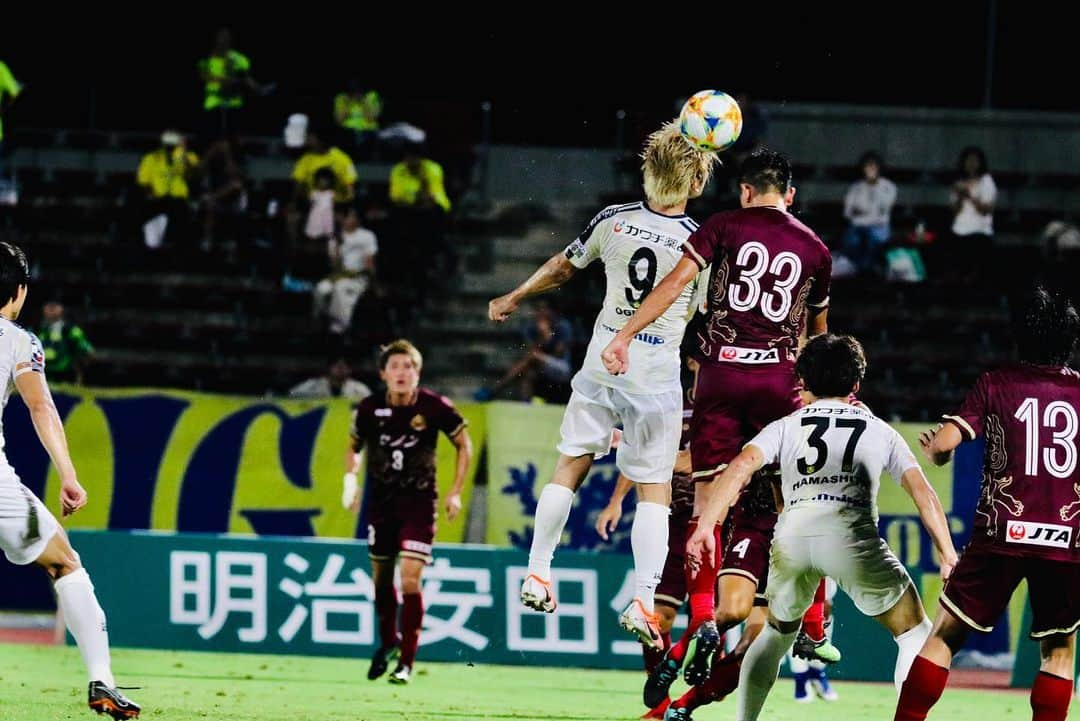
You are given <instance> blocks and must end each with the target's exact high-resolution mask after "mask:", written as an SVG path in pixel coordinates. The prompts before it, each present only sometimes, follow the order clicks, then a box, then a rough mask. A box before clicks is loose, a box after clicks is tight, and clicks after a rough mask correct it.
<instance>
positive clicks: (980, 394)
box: [941, 373, 990, 441]
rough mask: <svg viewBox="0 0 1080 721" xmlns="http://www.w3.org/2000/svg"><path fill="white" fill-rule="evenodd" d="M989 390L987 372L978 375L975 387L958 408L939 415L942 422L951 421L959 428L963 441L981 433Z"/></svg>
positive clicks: (970, 439)
mask: <svg viewBox="0 0 1080 721" xmlns="http://www.w3.org/2000/svg"><path fill="white" fill-rule="evenodd" d="M989 390H990V377H989V375H988V374H985V373H984V374H983V375H981V376H979V380H977V381H975V387H974V388H972V389H971V391H970V392H969V393H968V394H967V397H966V398H964V403H963V404H962V405H961V406H960V410H958V411H956V412H955V413H953V414H951V415H945V416H942V417H941V421H942V423H952V424H953V425H955V426H956V427H957V428H959V429H960V435H962V436H963V437H964V440H965V441H973V440H975V439H976V438H978V437H979V436H981V435H982V434H983V419H985V418H986V412H987V410H988V401H989V396H990V393H989Z"/></svg>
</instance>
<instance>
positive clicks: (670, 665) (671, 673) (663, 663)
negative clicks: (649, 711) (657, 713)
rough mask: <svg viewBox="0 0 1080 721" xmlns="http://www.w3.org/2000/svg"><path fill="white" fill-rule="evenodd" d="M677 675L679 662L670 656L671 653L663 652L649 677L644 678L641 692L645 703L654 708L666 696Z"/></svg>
mask: <svg viewBox="0 0 1080 721" xmlns="http://www.w3.org/2000/svg"><path fill="white" fill-rule="evenodd" d="M678 677H679V662H678V661H676V660H675V659H673V658H671V653H670V652H668V653H665V654H664V658H662V659H661V660H660V663H658V664H657V665H656V668H654V669H653V672H652V673H650V674H649V678H648V679H646V680H645V692H644V694H642V696H643V700H644V701H645V705H646V706H648V707H649V708H656V707H657V706H659V705H660V704H662V703H663V702H664V701H665V700H666V699H667V698H668V691H669V690H670V689H671V684H673V683H675V679H677V678H678Z"/></svg>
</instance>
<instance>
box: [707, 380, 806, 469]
mask: <svg viewBox="0 0 1080 721" xmlns="http://www.w3.org/2000/svg"><path fill="white" fill-rule="evenodd" d="M801 407H802V401H801V400H800V398H799V383H798V380H797V379H796V377H795V365H794V363H792V362H790V361H784V362H781V363H777V364H776V365H769V366H741V365H735V364H722V365H707V364H705V363H702V364H701V368H700V369H699V370H698V373H697V378H696V379H695V382H694V415H693V417H692V418H691V420H690V455H691V458H692V460H693V464H694V478H695V479H696V480H705V481H707V480H710V479H711V478H712V476H714V475H716V473H717V472H718V471H720V470H723V468H724V467H725V466H726V465H727V464H728V463H730V462H731V461H732V459H733V458H735V456H737V455H738V454H739V451H741V450H742V447H743V445H745V444H746V442H747V441H749V440H750V439H751V438H753V437H754V436H755V435H757V433H758V431H760V430H761V429H762V428H764V427H765V426H767V425H768V424H769V423H772V422H773V421H775V420H776V419H778V418H783V417H784V416H786V415H788V414H789V413H792V412H794V411H797V410H798V409H799V408H801Z"/></svg>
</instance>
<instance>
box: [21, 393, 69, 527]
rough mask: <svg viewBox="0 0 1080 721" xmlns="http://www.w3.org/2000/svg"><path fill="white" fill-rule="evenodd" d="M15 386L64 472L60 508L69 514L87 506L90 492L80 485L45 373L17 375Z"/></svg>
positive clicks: (65, 513) (64, 513)
mask: <svg viewBox="0 0 1080 721" xmlns="http://www.w3.org/2000/svg"><path fill="white" fill-rule="evenodd" d="M15 387H16V388H17V389H18V390H19V395H20V396H21V397H22V399H23V403H25V404H26V407H27V409H28V410H29V411H30V420H31V421H33V423H34V430H35V431H36V432H37V436H38V438H39V439H40V440H41V445H43V446H45V450H46V451H47V452H48V453H49V458H50V459H52V462H53V465H54V466H55V467H56V471H57V473H59V474H60V507H61V509H62V511H63V515H65V516H69V515H71V514H72V513H74V512H75V511H77V510H79V509H80V508H82V507H83V506H85V505H86V491H85V490H83V487H82V486H81V485H79V479H78V477H77V476H76V475H75V464H73V463H72V462H71V453H70V452H69V451H68V444H67V435H66V434H65V433H64V424H63V422H62V421H61V420H60V414H59V413H57V412H56V404H54V403H53V398H52V394H51V393H50V392H49V385H48V383H46V382H45V374H44V373H37V372H30V373H20V374H19V375H17V376H15Z"/></svg>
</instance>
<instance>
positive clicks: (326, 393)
mask: <svg viewBox="0 0 1080 721" xmlns="http://www.w3.org/2000/svg"><path fill="white" fill-rule="evenodd" d="M370 395H371V389H370V388H368V387H367V386H366V385H364V384H363V383H361V382H360V381H358V380H355V379H354V378H352V366H350V365H349V361H347V360H346V359H345V358H344V357H342V356H337V357H334V358H331V359H330V363H329V365H328V366H327V369H326V374H325V375H321V376H319V377H317V378H309V379H307V380H306V381H304V382H303V383H300V384H299V385H297V386H295V387H293V389H292V390H290V391H289V397H290V398H312V399H314V398H348V399H349V400H351V401H353V402H354V403H358V402H360V401H362V400H364V399H365V398H367V397H368V396H370Z"/></svg>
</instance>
